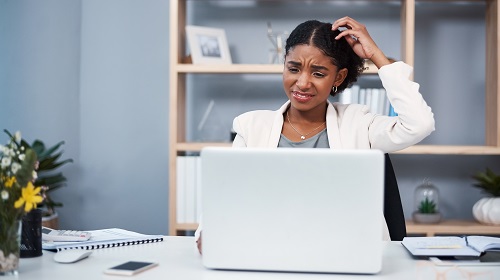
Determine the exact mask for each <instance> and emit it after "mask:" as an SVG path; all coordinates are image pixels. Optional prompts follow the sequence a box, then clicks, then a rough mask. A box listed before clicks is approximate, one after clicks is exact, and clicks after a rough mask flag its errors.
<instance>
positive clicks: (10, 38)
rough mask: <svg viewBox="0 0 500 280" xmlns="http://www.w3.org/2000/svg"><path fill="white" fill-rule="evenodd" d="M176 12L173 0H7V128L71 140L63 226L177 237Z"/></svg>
mask: <svg viewBox="0 0 500 280" xmlns="http://www.w3.org/2000/svg"><path fill="white" fill-rule="evenodd" d="M168 14H169V5H168V1H164V0H146V1H132V0H131V1H123V0H115V1H112V0H106V1H99V0H86V1H77V0H71V1H67V0H44V1H29V0H21V1H17V0H16V1H14V0H12V1H9V0H2V1H0V38H2V39H1V40H0V73H1V75H0V94H1V99H0V127H1V128H8V129H9V130H12V131H15V130H21V131H22V132H23V136H24V137H25V138H26V139H28V140H32V139H34V138H41V139H43V140H44V141H45V142H46V143H47V144H55V143H56V142H57V141H59V140H65V141H66V144H65V146H64V150H65V156H67V157H71V158H73V159H74V163H73V164H70V165H67V166H65V167H64V170H63V171H64V172H65V174H66V175H67V177H68V179H69V183H68V186H67V187H66V188H64V189H62V190H59V191H57V192H56V194H55V198H56V199H59V200H60V201H62V202H63V203H64V204H65V206H64V207H63V208H61V209H60V211H59V213H60V216H61V220H60V223H61V227H64V228H81V229H95V228H104V227H123V228H127V229H131V230H137V231H141V232H147V233H163V234H166V233H167V231H168V188H167V186H168V125H167V123H168V118H167V116H168V109H167V108H168V42H169V41H168V27H169V24H168ZM1 138H2V139H6V137H1Z"/></svg>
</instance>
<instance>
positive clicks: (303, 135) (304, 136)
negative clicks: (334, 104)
mask: <svg viewBox="0 0 500 280" xmlns="http://www.w3.org/2000/svg"><path fill="white" fill-rule="evenodd" d="M286 119H287V120H288V123H289V124H290V126H291V127H292V129H293V130H295V132H297V134H298V135H300V139H302V140H305V139H306V136H307V135H309V134H311V133H313V132H314V131H316V130H317V129H318V128H320V127H322V126H323V125H324V124H325V123H326V121H325V122H323V123H322V124H320V125H319V126H318V127H316V128H315V129H313V130H311V131H310V132H308V133H306V134H302V133H300V132H299V131H298V130H297V129H296V128H295V127H294V126H293V124H292V122H291V121H290V116H289V115H288V110H287V111H286Z"/></svg>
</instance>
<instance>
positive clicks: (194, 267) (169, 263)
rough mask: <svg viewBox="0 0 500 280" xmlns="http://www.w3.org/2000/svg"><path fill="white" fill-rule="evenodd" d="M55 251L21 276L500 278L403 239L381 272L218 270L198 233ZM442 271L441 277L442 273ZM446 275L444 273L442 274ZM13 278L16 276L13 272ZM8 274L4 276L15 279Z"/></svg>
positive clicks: (498, 272) (499, 271)
mask: <svg viewBox="0 0 500 280" xmlns="http://www.w3.org/2000/svg"><path fill="white" fill-rule="evenodd" d="M53 255H54V253H52V252H47V251H44V253H43V256H41V257H37V258H30V259H21V263H20V268H19V276H18V278H19V279H22V280H30V279H33V280H41V279H43V280H45V279H50V280H52V279H53V280H79V279H82V280H83V279H85V280H87V279H89V280H95V279H162V280H163V279H164V280H184V279H186V280H191V279H217V280H225V279H228V280H229V279H230V280H234V279H238V280H239V279H243V280H245V279H259V280H266V279H273V280H274V279H372V280H373V279H394V280H401V279H405V280H406V279H500V267H493V266H482V267H460V268H457V267H438V266H434V265H433V264H432V263H431V262H429V261H417V260H413V259H412V258H411V257H410V255H409V254H408V252H407V251H406V249H405V248H404V247H403V246H402V245H401V244H400V242H388V243H387V245H386V246H385V248H384V261H383V268H382V272H381V273H380V274H377V275H345V274H311V273H268V272H238V271H215V270H209V269H206V268H204V267H203V265H202V263H201V257H200V256H199V254H198V253H197V252H196V250H195V246H194V239H193V237H174V236H167V237H166V238H165V240H164V241H163V242H161V243H152V244H144V245H133V246H125V247H117V248H110V249H98V250H94V252H93V254H92V255H90V257H89V258H88V259H85V260H82V261H80V262H77V263H74V264H59V263H56V262H54V261H53V259H52V258H53ZM129 260H138V261H148V260H155V261H158V262H159V263H160V265H159V266H158V267H155V268H153V269H150V270H148V271H145V272H142V273H140V274H137V275H136V276H133V277H126V276H110V275H105V274H103V273H102V271H103V270H104V269H106V268H109V267H111V266H114V265H117V264H119V263H122V262H125V261H129ZM441 275H442V276H441ZM439 276H441V278H438V277H439ZM11 278H13V277H11ZM11 278H9V277H5V278H4V279H11Z"/></svg>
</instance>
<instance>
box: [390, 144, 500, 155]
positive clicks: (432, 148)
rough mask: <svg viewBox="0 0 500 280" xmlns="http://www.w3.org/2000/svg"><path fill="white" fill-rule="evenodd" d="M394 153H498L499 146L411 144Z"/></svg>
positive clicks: (499, 150)
mask: <svg viewBox="0 0 500 280" xmlns="http://www.w3.org/2000/svg"><path fill="white" fill-rule="evenodd" d="M394 154H429V155H500V147H492V146H452V145H413V146H411V147H408V148H406V149H404V150H401V151H397V152H394Z"/></svg>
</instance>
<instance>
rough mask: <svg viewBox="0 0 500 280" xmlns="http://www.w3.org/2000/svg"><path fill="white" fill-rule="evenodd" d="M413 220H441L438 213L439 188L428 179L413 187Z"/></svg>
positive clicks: (434, 221) (435, 221)
mask: <svg viewBox="0 0 500 280" xmlns="http://www.w3.org/2000/svg"><path fill="white" fill-rule="evenodd" d="M414 199H415V201H414V210H415V212H414V213H413V220H414V221H415V222H417V223H437V222H439V221H440V220H441V214H440V213H439V190H438V188H437V187H436V186H434V185H433V184H432V183H431V182H430V181H429V180H427V179H425V180H424V182H423V183H422V184H421V185H420V186H418V187H417V188H416V189H415V193H414Z"/></svg>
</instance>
